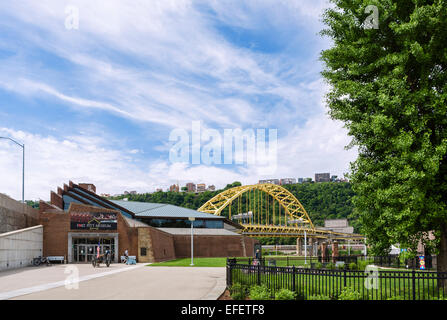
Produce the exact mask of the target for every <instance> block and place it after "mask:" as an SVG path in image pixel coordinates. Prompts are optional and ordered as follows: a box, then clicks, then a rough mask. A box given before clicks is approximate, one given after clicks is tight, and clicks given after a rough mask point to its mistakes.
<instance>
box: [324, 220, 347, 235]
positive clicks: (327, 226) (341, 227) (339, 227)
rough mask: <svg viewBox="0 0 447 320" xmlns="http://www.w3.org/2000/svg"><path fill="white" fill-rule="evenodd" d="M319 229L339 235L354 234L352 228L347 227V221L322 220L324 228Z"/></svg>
mask: <svg viewBox="0 0 447 320" xmlns="http://www.w3.org/2000/svg"><path fill="white" fill-rule="evenodd" d="M320 229H323V230H330V231H334V232H341V233H354V227H351V226H349V222H348V219H328V220H324V227H320Z"/></svg>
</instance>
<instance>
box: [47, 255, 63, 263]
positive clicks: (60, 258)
mask: <svg viewBox="0 0 447 320" xmlns="http://www.w3.org/2000/svg"><path fill="white" fill-rule="evenodd" d="M47 259H48V261H50V262H54V261H59V262H60V263H65V257H64V256H49V257H47Z"/></svg>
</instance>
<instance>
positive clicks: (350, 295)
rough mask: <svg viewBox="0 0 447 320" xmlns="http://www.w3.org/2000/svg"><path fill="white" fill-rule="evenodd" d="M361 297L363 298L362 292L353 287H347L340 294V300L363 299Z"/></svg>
mask: <svg viewBox="0 0 447 320" xmlns="http://www.w3.org/2000/svg"><path fill="white" fill-rule="evenodd" d="M361 299H362V296H361V294H360V293H358V292H357V291H355V290H354V289H352V288H351V287H345V288H344V289H343V290H342V291H341V293H340V295H339V296H338V300H361Z"/></svg>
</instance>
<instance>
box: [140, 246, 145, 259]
mask: <svg viewBox="0 0 447 320" xmlns="http://www.w3.org/2000/svg"><path fill="white" fill-rule="evenodd" d="M140 256H142V257H144V256H146V248H140Z"/></svg>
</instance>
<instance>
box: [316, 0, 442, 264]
mask: <svg viewBox="0 0 447 320" xmlns="http://www.w3.org/2000/svg"><path fill="white" fill-rule="evenodd" d="M331 1H332V2H333V4H334V6H333V7H332V8H330V9H327V10H326V11H325V13H324V16H323V22H324V23H325V24H326V26H327V27H328V28H327V29H326V30H323V31H322V35H324V36H329V38H330V39H331V40H332V42H333V46H332V47H331V48H330V49H328V50H324V51H323V52H322V55H321V58H322V60H323V62H324V63H325V70H324V71H323V73H322V74H323V76H324V77H325V79H326V80H327V81H328V83H329V85H330V92H329V93H328V95H327V102H328V105H329V108H330V111H329V114H330V116H331V117H332V118H333V119H337V120H341V121H343V122H344V124H345V126H346V128H347V129H348V131H349V134H350V135H351V136H352V137H353V139H352V142H351V144H350V146H357V147H358V151H359V155H358V158H357V160H356V161H355V162H354V163H352V164H351V174H350V178H351V181H352V183H353V190H354V192H355V193H356V196H355V197H354V198H353V202H354V205H355V214H357V215H359V217H360V222H361V224H362V226H363V231H364V232H365V233H366V234H367V236H368V239H369V241H370V242H371V244H372V245H373V249H374V251H375V252H376V253H380V252H384V251H387V250H388V248H389V246H390V244H392V243H400V244H401V245H403V246H407V247H409V248H410V249H412V251H413V252H414V251H415V249H416V246H417V242H418V241H419V240H422V241H423V243H425V244H427V245H428V246H429V247H434V248H436V251H437V254H438V271H447V192H446V191H447V154H446V151H447V116H446V114H447V85H446V84H447V81H446V80H447V79H446V70H447V46H446V43H447V1H445V0H430V1H429V0H413V1H409V0H382V1H376V0H371V1H363V0H331ZM367 5H375V6H376V7H377V8H378V14H379V15H378V28H377V29H376V28H365V24H364V23H363V22H364V21H365V20H367V19H368V16H369V15H371V14H372V13H371V12H366V13H365V9H367V8H366V7H367ZM366 11H368V10H366ZM431 230H433V231H434V232H435V235H436V240H435V241H429V240H428V239H427V233H428V232H429V231H431Z"/></svg>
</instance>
